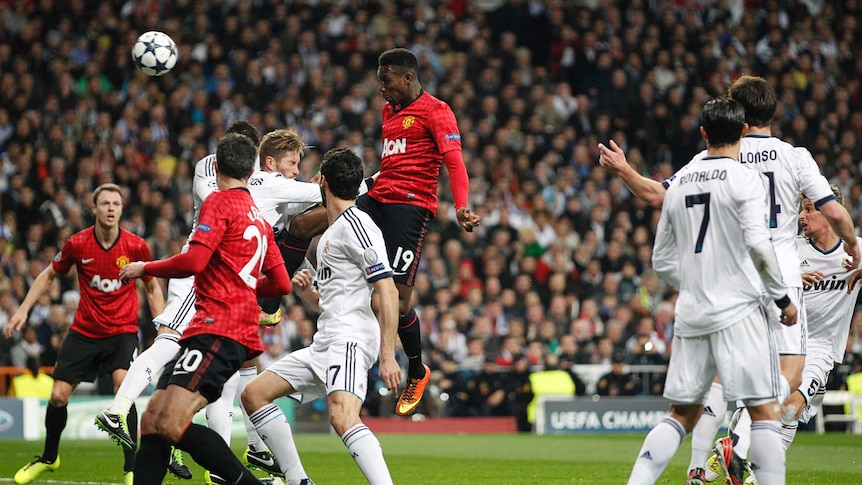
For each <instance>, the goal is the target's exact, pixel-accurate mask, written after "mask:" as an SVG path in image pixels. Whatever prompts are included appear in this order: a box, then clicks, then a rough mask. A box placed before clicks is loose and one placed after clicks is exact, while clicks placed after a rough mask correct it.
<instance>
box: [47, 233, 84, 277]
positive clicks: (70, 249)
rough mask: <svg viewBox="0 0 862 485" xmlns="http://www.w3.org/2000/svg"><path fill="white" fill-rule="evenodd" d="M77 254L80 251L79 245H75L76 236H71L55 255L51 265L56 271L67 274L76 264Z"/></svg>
mask: <svg viewBox="0 0 862 485" xmlns="http://www.w3.org/2000/svg"><path fill="white" fill-rule="evenodd" d="M77 254H78V251H77V246H75V243H74V238H71V237H70V238H69V239H67V240H66V243H65V244H63V247H62V248H61V249H60V252H59V253H57V255H56V256H54V260H53V261H51V267H52V268H54V271H55V272H56V273H59V274H66V273H68V272H69V270H70V269H72V266H73V265H74V264H75V257H76V256H77Z"/></svg>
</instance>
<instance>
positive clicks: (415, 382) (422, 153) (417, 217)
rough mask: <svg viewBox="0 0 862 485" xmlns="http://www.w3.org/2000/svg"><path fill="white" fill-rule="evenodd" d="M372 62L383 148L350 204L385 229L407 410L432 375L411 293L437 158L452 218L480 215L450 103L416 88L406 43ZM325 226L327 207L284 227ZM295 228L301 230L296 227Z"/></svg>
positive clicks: (433, 204)
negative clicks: (445, 174)
mask: <svg viewBox="0 0 862 485" xmlns="http://www.w3.org/2000/svg"><path fill="white" fill-rule="evenodd" d="M377 63H378V68H377V79H378V81H379V82H380V94H382V95H383V98H384V99H386V101H387V103H386V104H385V105H384V106H383V130H382V132H383V133H382V135H383V153H382V156H381V160H380V172H379V173H378V174H377V176H376V181H374V183H373V185H372V186H371V187H370V188H369V189H368V193H367V194H364V195H361V196H359V198H358V199H357V200H356V205H357V206H359V208H360V209H362V210H364V211H365V212H367V213H368V214H369V215H370V216H371V218H372V219H373V220H374V222H375V223H376V224H377V225H378V226H379V227H380V230H381V231H382V232H383V238H384V239H385V240H386V251H387V253H388V254H389V262H390V265H391V266H392V270H393V271H394V273H395V285H396V286H397V287H398V304H399V310H400V318H399V321H398V336H399V337H400V338H401V345H402V346H403V347H404V352H405V353H406V354H407V359H408V366H407V383H406V384H405V386H404V390H403V391H402V392H401V396H400V397H399V399H398V403H397V404H396V406H395V413H396V414H398V415H400V416H406V415H408V414H410V413H412V412H413V411H414V410H415V409H416V406H417V405H418V404H419V400H420V399H422V393H424V392H425V386H426V385H427V384H428V378H429V376H430V372H429V369H428V366H426V365H424V364H423V363H422V338H421V333H420V326H419V317H418V315H417V314H416V311H415V310H414V309H413V308H412V306H411V305H410V298H411V296H412V295H413V282H414V278H415V276H416V268H418V267H419V258H420V256H421V255H422V247H423V243H424V241H425V233H426V231H427V229H428V222H429V221H430V220H431V219H432V218H433V217H435V216H436V215H437V177H438V175H439V174H440V166H441V165H443V164H444V163H445V164H446V168H447V169H448V171H449V182H450V185H451V187H452V197H453V198H454V200H455V208H456V216H457V218H458V224H460V225H461V227H463V228H464V229H465V230H467V231H472V230H473V228H474V227H477V226H478V225H479V224H480V223H481V221H482V216H480V215H478V214H475V213H473V211H471V210H470V209H469V208H468V207H467V199H468V196H469V185H470V181H469V178H468V176H467V168H466V167H465V166H464V159H463V158H462V155H461V133H460V132H459V131H458V122H457V120H456V119H455V114H454V113H453V112H452V109H451V108H450V107H449V105H448V104H446V103H445V102H443V101H441V100H439V99H437V98H435V97H434V96H431V95H430V94H428V93H427V92H426V91H425V90H423V89H422V85H421V84H419V78H418V77H417V71H418V69H419V61H418V60H417V59H416V56H415V55H414V54H413V53H412V52H410V51H409V50H407V49H400V48H399V49H391V50H388V51H385V52H383V53H382V54H380V57H379V58H378V61H377ZM326 226H327V220H326V211H325V210H324V209H323V208H322V207H319V208H316V209H314V210H313V211H310V212H305V213H303V214H298V215H296V216H295V217H294V219H293V221H292V222H291V227H290V229H289V233H290V235H291V237H292V238H299V239H302V238H308V239H310V238H311V237H313V236H315V235H317V234H320V233H321V232H323V229H325V228H326ZM299 228H307V229H305V230H304V231H302V232H301V233H300V232H298V231H299ZM304 247H305V248H307V247H308V245H307V244H305V246H304ZM303 252H304V250H303Z"/></svg>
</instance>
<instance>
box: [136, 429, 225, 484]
mask: <svg viewBox="0 0 862 485" xmlns="http://www.w3.org/2000/svg"><path fill="white" fill-rule="evenodd" d="M222 443H224V442H223V441H222ZM170 459H171V445H170V443H168V442H167V441H165V440H164V439H162V437H161V436H159V435H157V434H145V435H142V436H141V446H140V447H139V448H138V454H137V456H136V457H135V466H134V470H135V485H161V483H162V480H164V479H165V474H166V473H167V471H168V462H169V461H170Z"/></svg>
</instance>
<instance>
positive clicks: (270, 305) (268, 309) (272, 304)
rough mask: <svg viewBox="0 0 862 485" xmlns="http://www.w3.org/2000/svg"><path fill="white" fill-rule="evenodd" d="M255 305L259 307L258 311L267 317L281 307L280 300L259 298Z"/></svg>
mask: <svg viewBox="0 0 862 485" xmlns="http://www.w3.org/2000/svg"><path fill="white" fill-rule="evenodd" d="M257 304H258V305H260V309H261V310H262V311H263V312H264V313H267V314H269V315H272V314H273V313H275V312H277V311H278V307H280V306H281V298H266V299H264V298H260V299H259V300H257Z"/></svg>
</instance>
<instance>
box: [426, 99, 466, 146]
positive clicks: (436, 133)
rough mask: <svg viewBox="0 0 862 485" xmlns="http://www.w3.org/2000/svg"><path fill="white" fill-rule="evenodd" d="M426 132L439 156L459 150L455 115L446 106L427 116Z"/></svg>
mask: <svg viewBox="0 0 862 485" xmlns="http://www.w3.org/2000/svg"><path fill="white" fill-rule="evenodd" d="M428 131H429V132H430V133H431V138H432V139H433V140H434V142H435V143H436V144H437V151H439V152H440V154H441V155H442V154H444V153H446V152H450V151H452V150H461V132H460V131H458V121H457V120H455V113H453V112H452V108H450V107H449V106H448V105H446V104H441V105H440V106H439V107H438V108H437V109H434V110H433V111H431V112H430V113H429V115H428Z"/></svg>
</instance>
